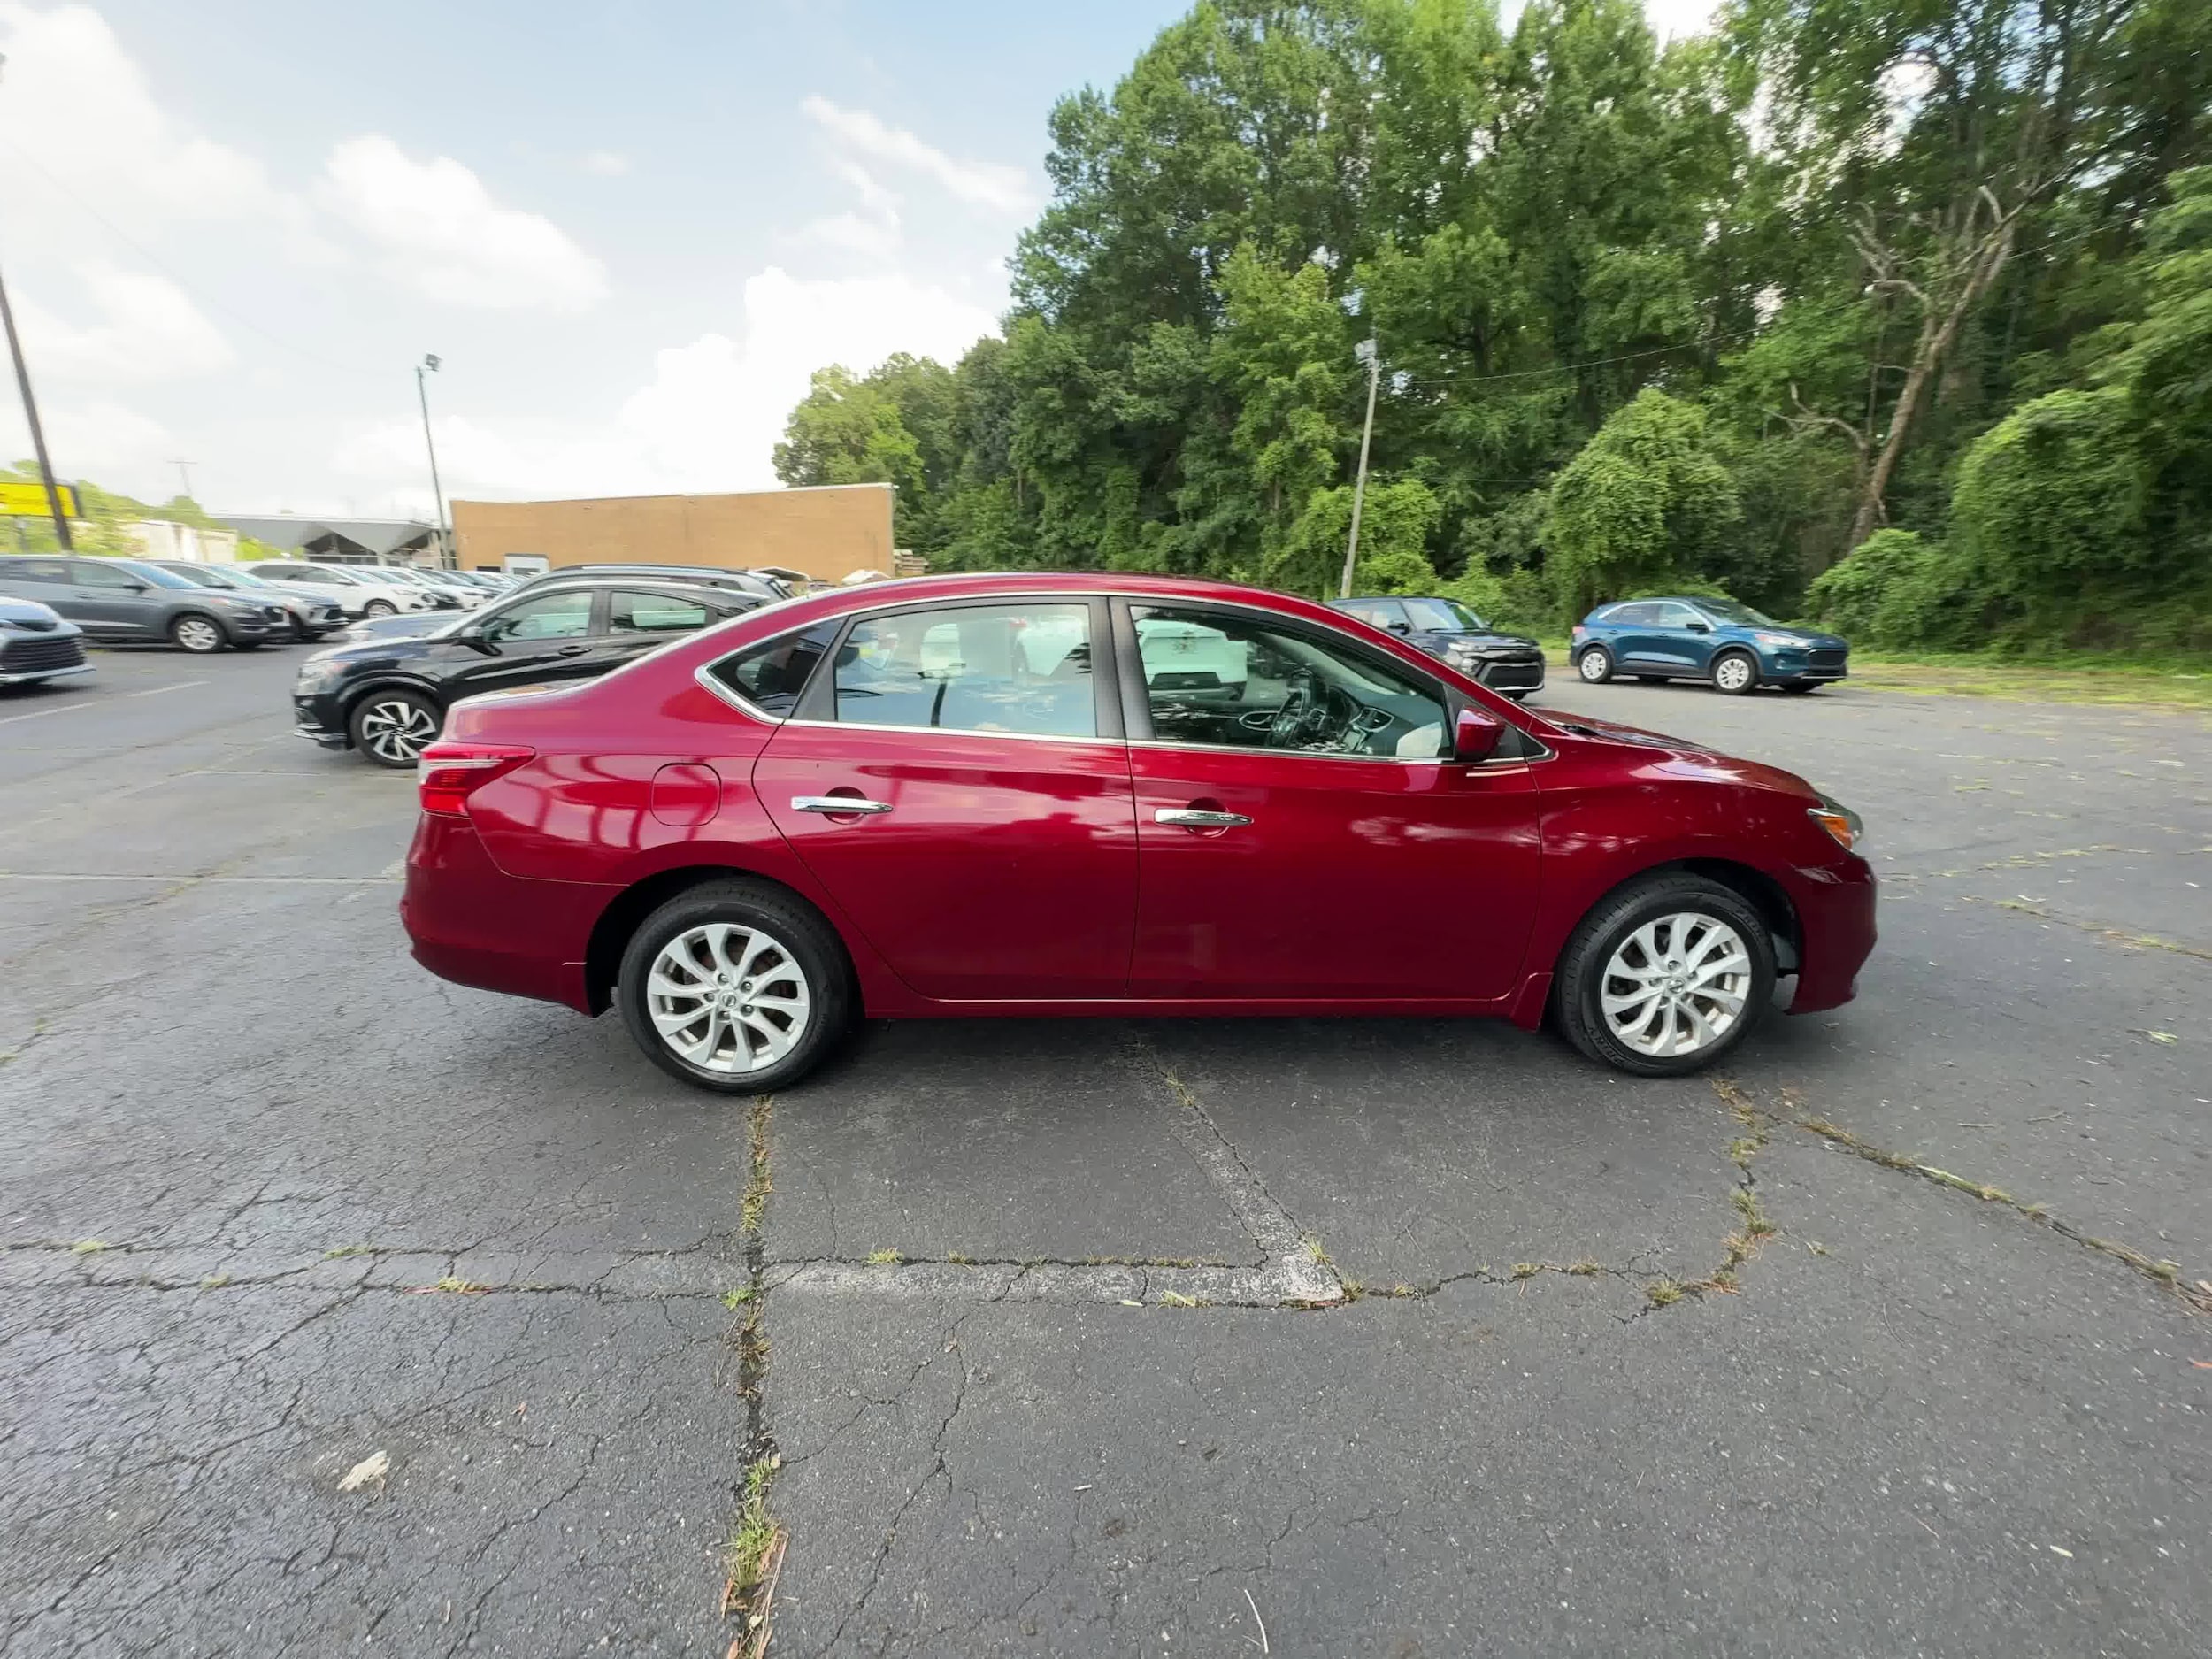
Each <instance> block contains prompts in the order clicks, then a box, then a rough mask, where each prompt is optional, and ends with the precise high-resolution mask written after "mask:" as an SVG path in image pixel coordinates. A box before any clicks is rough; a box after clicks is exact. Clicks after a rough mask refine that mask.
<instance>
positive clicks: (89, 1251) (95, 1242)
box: [69, 1239, 108, 1256]
mask: <svg viewBox="0 0 2212 1659" xmlns="http://www.w3.org/2000/svg"><path fill="white" fill-rule="evenodd" d="M106 1248H108V1246H107V1240H105V1239H80V1240H77V1241H76V1243H74V1244H73V1245H71V1246H70V1247H69V1254H70V1255H72V1256H97V1255H98V1254H99V1253H100V1252H101V1251H103V1250H104V1249H106Z"/></svg>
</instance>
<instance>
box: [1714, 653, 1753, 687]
mask: <svg viewBox="0 0 2212 1659" xmlns="http://www.w3.org/2000/svg"><path fill="white" fill-rule="evenodd" d="M1713 688H1714V689H1715V690H1717V691H1724V692H1726V693H1727V694H1728V695H1730V696H1732V697H1740V696H1743V695H1747V693H1750V692H1754V691H1756V690H1757V689H1758V688H1759V664H1756V663H1755V662H1754V661H1752V660H1751V656H1750V653H1749V652H1747V651H1726V652H1724V653H1723V654H1722V655H1721V657H1720V658H1719V660H1718V661H1717V662H1716V663H1714V664H1713Z"/></svg>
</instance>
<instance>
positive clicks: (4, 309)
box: [0, 52, 76, 553]
mask: <svg viewBox="0 0 2212 1659" xmlns="http://www.w3.org/2000/svg"><path fill="white" fill-rule="evenodd" d="M7 61H8V59H7V54H5V53H4V52H0V65H5V64H6V63H7ZM0 323H4V324H5V325H6V326H7V331H8V355H9V356H10V357H13V358H14V359H15V383H16V386H17V387H18V388H19V389H20V390H21V392H22V394H23V424H24V425H26V426H28V427H30V429H31V449H32V450H33V452H34V453H35V454H36V455H37V457H38V477H39V482H41V483H42V484H43V485H45V486H46V511H49V512H50V513H51V514H53V515H54V539H55V540H56V541H59V542H60V543H61V547H62V551H63V552H65V553H67V552H72V551H74V550H75V548H76V543H75V542H74V541H72V540H71V539H70V535H69V515H68V514H67V513H65V512H64V511H62V510H61V491H59V490H58V489H56V488H54V466H53V463H52V462H50V461H49V460H48V459H47V458H46V429H45V428H44V427H43V426H40V425H39V424H38V400H37V399H36V398H35V397H33V396H31V372H30V370H29V369H27V368H26V367H25V366H24V364H23V342H21V341H19V340H18V339H17V338H16V337H15V308H14V307H13V306H12V305H10V304H9V303H8V289H7V285H6V284H5V283H0ZM18 528H19V529H20V528H21V526H18Z"/></svg>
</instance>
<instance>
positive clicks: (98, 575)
mask: <svg viewBox="0 0 2212 1659" xmlns="http://www.w3.org/2000/svg"><path fill="white" fill-rule="evenodd" d="M0 592H6V593H11V594H13V595H15V596H16V597H17V598H19V599H35V600H37V601H38V602H39V603H41V604H42V605H49V606H51V607H52V608H53V609H54V610H56V611H59V612H61V614H62V615H63V616H65V617H67V618H69V619H70V620H71V621H72V622H73V623H75V624H76V625H77V626H79V627H81V628H82V629H83V630H84V631H85V633H86V634H87V635H88V636H89V637H90V638H93V639H96V640H108V641H124V640H166V641H169V643H170V644H172V645H174V646H176V647H178V648H179V649H182V650H187V651H194V652H203V653H204V652H207V651H219V650H221V649H223V648H224V647H225V646H226V645H228V646H234V647H236V648H238V649H251V648H252V647H254V646H257V645H259V644H260V643H262V641H265V640H271V639H276V638H280V637H283V636H286V635H288V634H289V633H290V632H291V627H292V618H291V613H290V612H288V611H286V610H285V609H284V607H283V606H281V605H279V604H276V603H272V602H269V601H265V600H260V599H250V598H248V597H247V596H246V595H244V594H239V593H226V592H224V591H222V590H221V589H219V588H203V587H201V586H200V585H199V584H198V583H196V582H191V581H187V580H185V579H184V578H183V577H181V576H179V575H176V574H174V573H173V572H169V571H165V570H164V569H162V568H161V566H160V565H150V564H148V563H147V562H146V561H145V560H143V559H111V558H86V557H83V556H82V555H81V554H67V553H49V554H25V555H22V556H19V557H6V558H0Z"/></svg>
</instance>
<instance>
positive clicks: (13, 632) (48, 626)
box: [0, 594, 92, 686]
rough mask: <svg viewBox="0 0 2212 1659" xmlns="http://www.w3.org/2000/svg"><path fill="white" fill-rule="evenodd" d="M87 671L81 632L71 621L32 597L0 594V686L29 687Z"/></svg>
mask: <svg viewBox="0 0 2212 1659" xmlns="http://www.w3.org/2000/svg"><path fill="white" fill-rule="evenodd" d="M90 672H92V664H90V663H88V662H87V661H85V655H84V631H83V630H82V629H81V628H80V627H78V626H77V625H76V624H75V623H73V622H72V621H70V620H69V618H66V617H65V616H63V615H62V614H61V612H59V611H56V610H55V609H54V608H53V607H52V606H51V605H42V604H40V603H38V601H36V600H35V599H11V598H9V597H8V596H7V595H4V594H0V686H31V685H36V684H38V683H39V682H40V681H42V680H67V679H71V678H73V677H74V676H76V675H79V674H88V673H90Z"/></svg>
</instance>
